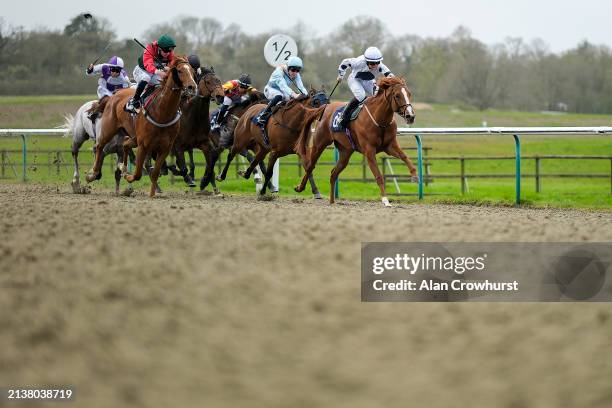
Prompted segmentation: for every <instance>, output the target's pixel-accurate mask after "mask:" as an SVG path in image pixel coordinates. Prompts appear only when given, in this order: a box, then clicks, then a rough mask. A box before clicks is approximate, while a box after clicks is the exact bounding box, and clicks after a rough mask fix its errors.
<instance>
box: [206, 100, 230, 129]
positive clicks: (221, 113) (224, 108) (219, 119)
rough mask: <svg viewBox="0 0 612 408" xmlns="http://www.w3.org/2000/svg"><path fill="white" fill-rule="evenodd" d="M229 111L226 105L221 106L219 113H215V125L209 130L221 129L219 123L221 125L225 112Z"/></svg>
mask: <svg viewBox="0 0 612 408" xmlns="http://www.w3.org/2000/svg"><path fill="white" fill-rule="evenodd" d="M228 109H229V106H228V105H221V108H220V109H219V113H217V118H216V119H215V123H213V125H212V127H211V128H210V130H216V129H219V128H220V127H221V123H223V119H225V115H226V114H227V110H228Z"/></svg>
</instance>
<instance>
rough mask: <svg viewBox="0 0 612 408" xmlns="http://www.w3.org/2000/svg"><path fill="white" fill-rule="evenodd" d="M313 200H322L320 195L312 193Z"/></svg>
mask: <svg viewBox="0 0 612 408" xmlns="http://www.w3.org/2000/svg"><path fill="white" fill-rule="evenodd" d="M313 198H314V199H315V200H322V199H323V196H322V195H321V193H318V192H317V193H314V194H313Z"/></svg>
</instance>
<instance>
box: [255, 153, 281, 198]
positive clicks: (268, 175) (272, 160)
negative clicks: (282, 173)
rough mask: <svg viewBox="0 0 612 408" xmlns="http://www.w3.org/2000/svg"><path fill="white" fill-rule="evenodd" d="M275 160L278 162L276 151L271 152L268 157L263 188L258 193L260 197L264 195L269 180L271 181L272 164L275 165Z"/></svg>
mask: <svg viewBox="0 0 612 408" xmlns="http://www.w3.org/2000/svg"><path fill="white" fill-rule="evenodd" d="M261 150H264V149H261ZM276 160H278V153H277V152H276V150H272V151H271V152H270V156H269V157H268V169H267V171H266V178H265V179H264V183H263V186H262V188H261V191H260V192H259V194H260V195H262V196H263V195H265V194H266V188H267V187H268V183H270V180H272V173H274V163H276Z"/></svg>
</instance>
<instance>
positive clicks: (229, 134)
mask: <svg viewBox="0 0 612 408" xmlns="http://www.w3.org/2000/svg"><path fill="white" fill-rule="evenodd" d="M267 102H268V100H267V99H266V96H265V95H264V94H263V92H259V91H254V92H252V93H251V94H250V95H249V96H248V98H247V99H246V100H244V101H242V102H240V103H237V104H235V105H234V106H232V107H231V108H230V109H229V110H228V112H227V115H226V119H225V120H224V121H223V123H222V124H221V126H220V128H219V129H218V130H216V131H213V132H212V133H211V136H212V137H213V139H214V140H215V141H216V144H217V146H218V149H216V150H215V151H214V152H213V153H214V154H213V160H212V165H211V170H213V169H214V166H215V164H216V162H217V160H218V159H219V156H220V155H221V153H222V152H223V150H224V149H227V148H230V147H231V146H232V144H233V143H234V129H235V128H236V125H237V124H238V120H239V119H240V117H241V116H242V115H243V114H244V113H245V112H246V111H247V110H248V108H249V107H250V106H251V105H253V104H256V103H267ZM216 114H218V111H216V112H211V115H210V120H211V122H212V119H213V116H215V115H216ZM240 155H241V156H243V157H245V158H246V159H247V160H248V162H249V163H251V162H252V161H253V156H252V155H251V153H249V151H248V150H247V149H245V150H243V151H242V152H240ZM259 169H260V170H261V174H266V166H265V164H264V163H263V162H260V163H259ZM255 178H256V179H257V178H260V177H259V174H256V176H255ZM208 183H211V184H212V185H213V188H214V189H215V191H217V187H216V185H215V177H214V171H213V172H211V173H207V174H206V175H205V176H204V177H203V178H202V180H201V181H200V190H204V189H205V188H206V186H208ZM268 187H269V188H270V189H271V188H272V187H273V186H272V183H269V185H268Z"/></svg>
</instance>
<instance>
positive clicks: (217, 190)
mask: <svg viewBox="0 0 612 408" xmlns="http://www.w3.org/2000/svg"><path fill="white" fill-rule="evenodd" d="M213 193H214V194H215V195H219V194H221V191H219V189H218V188H216V187H215V188H213Z"/></svg>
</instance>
